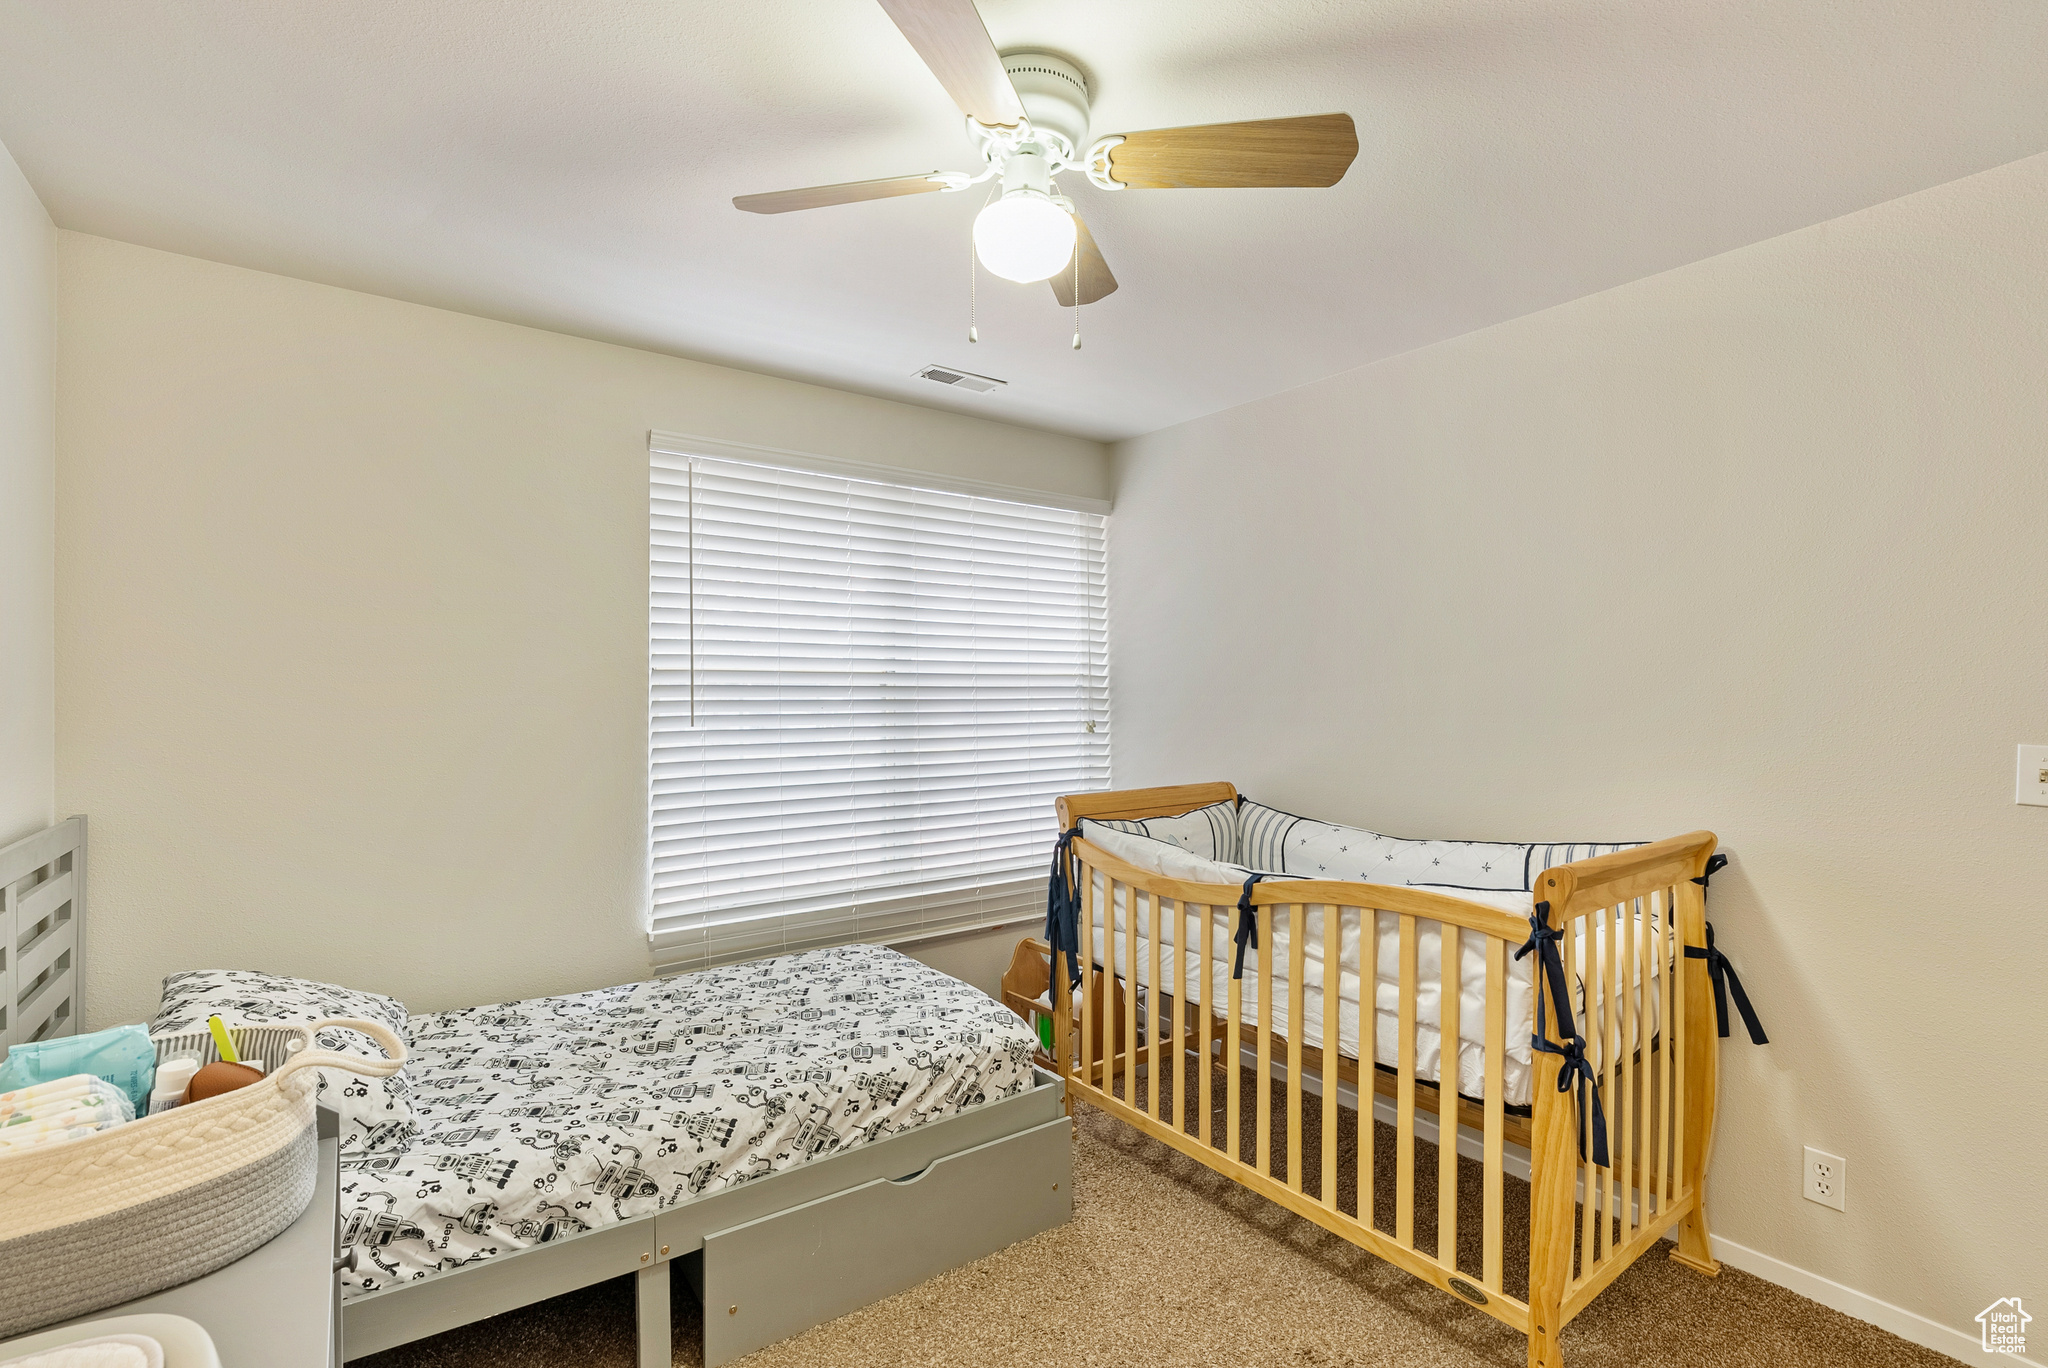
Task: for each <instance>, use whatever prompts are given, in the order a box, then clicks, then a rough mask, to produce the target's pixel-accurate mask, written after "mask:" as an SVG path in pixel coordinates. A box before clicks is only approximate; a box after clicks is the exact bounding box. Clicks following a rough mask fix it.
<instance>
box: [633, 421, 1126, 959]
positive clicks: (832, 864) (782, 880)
mask: <svg viewBox="0 0 2048 1368" xmlns="http://www.w3.org/2000/svg"><path fill="white" fill-rule="evenodd" d="M709 445H710V444H705V443H695V442H689V441H687V440H686V439H680V438H670V439H662V438H660V437H657V438H656V441H655V443H654V446H655V452H654V456H653V460H652V468H653V481H652V518H651V523H652V565H651V577H650V578H651V583H650V594H649V600H650V613H649V618H650V636H651V646H650V674H651V679H650V707H649V716H650V728H649V730H650V738H649V749H650V798H651V801H650V809H651V811H650V842H649V844H650V850H651V858H652V866H653V890H654V896H653V914H652V923H651V926H650V937H651V941H652V945H653V948H654V959H655V963H656V964H657V966H659V967H661V968H663V969H681V968H696V967H702V966H708V965H714V964H723V963H729V962H731V961H734V960H742V959H751V958H754V957H756V956H759V955H764V954H771V953H778V952H781V951H785V950H798V949H805V948H809V947H812V946H818V945H837V944H844V943H847V942H850V941H857V940H883V941H897V942H901V941H905V940H910V939H915V938H917V937H919V936H925V935H932V934H936V933H939V932H944V931H953V930H961V929H966V928H969V927H975V926H988V925H998V924H1001V923H1004V922H1013V921H1018V920H1022V919H1024V918H1027V917H1033V916H1037V915H1039V914H1040V913H1042V911H1043V909H1044V905H1045V866H1046V864H1047V862H1048V861H1049V860H1050V858H1051V850H1052V844H1053V840H1054V838H1055V836H1056V835H1057V831H1056V821H1055V818H1054V814H1053V807H1052V805H1053V800H1054V799H1055V798H1057V797H1058V796H1059V795H1061V794H1063V793H1075V792H1080V791H1083V790H1087V789H1093V788H1101V787H1104V786H1105V785H1106V784H1107V782H1108V779H1109V728H1108V701H1109V688H1108V685H1109V679H1108V657H1107V640H1106V632H1105V604H1104V581H1103V557H1104V539H1105V535H1106V519H1105V518H1104V516H1103V514H1102V513H1101V512H1098V511H1084V510H1083V509H1081V508H1070V507H1052V506H1047V505H1045V504H1038V503H1023V502H1017V501H1016V499H1017V498H1028V497H1033V496H1030V495H1023V494H1017V495H1015V496H1014V497H1012V498H1007V499H1006V498H998V497H992V496H990V494H989V493H988V492H987V491H986V490H981V489H978V490H975V491H974V492H966V491H960V492H954V491H948V490H941V489H929V488H914V487H910V486H905V485H901V484H894V483H886V482H885V480H886V479H887V478H888V476H887V475H881V477H880V478H876V475H877V474H878V473H877V472H870V471H867V470H866V469H865V468H863V467H846V466H840V467H833V466H827V465H825V463H823V462H818V463H816V467H817V468H786V467H779V466H777V465H774V464H771V463H769V462H772V461H773V460H774V459H775V458H774V457H772V456H763V457H761V458H759V459H752V460H747V459H735V458H733V457H732V456H730V455H705V454H701V453H702V452H703V451H704V450H705V449H706V448H707V447H708V446H709ZM665 447H666V448H673V450H666V449H664V448H665ZM711 449H713V450H719V448H711ZM724 450H728V451H729V450H731V449H730V448H726V449H724ZM792 459H794V458H792ZM811 464H812V463H809V462H806V465H807V466H809V465H811ZM849 470H851V471H852V473H847V472H848V471H849ZM828 472H831V473H828ZM897 478H901V477H900V476H898V477H897ZM1004 492H1008V491H1004ZM1076 502H1079V501H1076Z"/></svg>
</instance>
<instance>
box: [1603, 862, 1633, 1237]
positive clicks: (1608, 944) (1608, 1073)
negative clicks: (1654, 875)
mask: <svg viewBox="0 0 2048 1368" xmlns="http://www.w3.org/2000/svg"><path fill="white" fill-rule="evenodd" d="M1616 913H1618V915H1622V917H1626V915H1628V903H1622V905H1620V907H1616ZM1599 917H1602V930H1604V932H1606V934H1604V936H1602V940H1604V944H1602V948H1599V956H1602V973H1604V975H1606V979H1604V981H1606V985H1608V991H1606V995H1604V997H1602V999H1599V1003H1602V1012H1599V1087H1602V1098H1599V1100H1602V1102H1604V1104H1606V1106H1604V1108H1602V1120H1606V1130H1608V1167H1606V1169H1602V1175H1599V1200H1602V1206H1599V1241H1602V1247H1604V1257H1610V1259H1612V1257H1614V1249H1616V1241H1614V1214H1616V1212H1614V1196H1616V1192H1618V1190H1620V1182H1616V1173H1614V1159H1616V1155H1620V1153H1622V1137H1620V1132H1616V1128H1614V1120H1616V1116H1618V1114H1620V1110H1618V1104H1620V1100H1618V1098H1616V1096H1614V1077H1616V1063H1614V1055H1616V1053H1618V1051H1620V1049H1622V987H1620V983H1618V975H1616V973H1614V965H1616V954H1618V952H1616V942H1618V940H1620V936H1622V928H1620V922H1618V920H1616V917H1614V915H1610V913H1606V911H1604V913H1599ZM1622 1221H1624V1223H1626V1221H1628V1216H1622Z"/></svg>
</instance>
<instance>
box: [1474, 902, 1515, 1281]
mask: <svg viewBox="0 0 2048 1368" xmlns="http://www.w3.org/2000/svg"><path fill="white" fill-rule="evenodd" d="M1507 951H1508V947H1507V942H1506V941H1504V940H1502V939H1501V938H1500V937H1498V936H1488V937H1487V938H1486V1163H1485V1174H1484V1178H1483V1182H1484V1183H1485V1187H1486V1192H1485V1214H1484V1216H1483V1218H1482V1224H1481V1226H1480V1243H1481V1245H1482V1246H1483V1248H1482V1250H1481V1264H1480V1272H1479V1277H1480V1280H1481V1282H1482V1283H1483V1284H1484V1285H1485V1287H1486V1290H1487V1291H1489V1292H1498V1291H1500V1279H1501V1255H1502V1250H1503V1246H1502V1243H1501V1216H1502V1213H1503V1205H1504V1204H1503V1200H1502V1193H1501V1158H1502V1146H1503V1145H1504V1144H1505V1143H1506V1140H1507V1118H1506V1114H1505V1113H1504V1111H1503V1110H1502V1107H1503V1104H1504V1103H1505V1101H1506V1098H1507V1083H1506V1081H1505V1079H1504V1071H1505V1069H1506V1065H1507V1051H1508V983H1507V979H1508V970H1507V960H1508V955H1507Z"/></svg>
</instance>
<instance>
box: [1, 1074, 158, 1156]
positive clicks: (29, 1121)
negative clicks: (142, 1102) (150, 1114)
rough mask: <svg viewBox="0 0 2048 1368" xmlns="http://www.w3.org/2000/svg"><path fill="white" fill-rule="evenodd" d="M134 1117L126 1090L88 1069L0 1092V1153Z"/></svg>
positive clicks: (89, 1131) (82, 1133) (76, 1135)
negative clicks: (66, 1076) (87, 1072)
mask: <svg viewBox="0 0 2048 1368" xmlns="http://www.w3.org/2000/svg"><path fill="white" fill-rule="evenodd" d="M134 1119H135V1104H134V1103H133V1102H130V1101H129V1100H128V1095H127V1094H126V1093H124V1092H122V1091H121V1090H120V1089H119V1088H117V1087H114V1086H113V1085H112V1084H110V1083H108V1082H107V1081H106V1080H105V1079H103V1078H99V1077H96V1076H95V1075H92V1074H73V1075H71V1076H70V1077H69V1078H58V1079H53V1080H52V1081H50V1082H48V1083H37V1084H33V1085H31V1086H30V1087H26V1088H19V1089H17V1090H15V1091H14V1092H10V1093H0V1153H9V1152H12V1151H15V1150H20V1149H26V1148H27V1147H29V1146H30V1145H41V1144H47V1143H48V1142H50V1141H52V1140H75V1139H77V1138H79V1137H80V1136H85V1135H92V1134H94V1133H95V1132H98V1131H103V1130H107V1129H108V1128H110V1127H113V1126H119V1125H122V1124H124V1123H126V1122H129V1121H133V1120H134Z"/></svg>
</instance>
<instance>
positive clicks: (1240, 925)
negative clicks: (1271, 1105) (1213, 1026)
mask: <svg viewBox="0 0 2048 1368" xmlns="http://www.w3.org/2000/svg"><path fill="white" fill-rule="evenodd" d="M1247 915H1248V914H1247V913H1244V912H1239V913H1238V914H1237V915H1236V916H1235V917H1234V918H1232V919H1231V923H1230V926H1231V946H1232V948H1231V949H1227V950H1225V951H1224V953H1225V954H1226V955H1229V956H1230V959H1231V965H1232V966H1233V967H1234V966H1235V965H1236V962H1237V957H1236V954H1235V946H1236V944H1237V936H1238V934H1239V933H1241V932H1242V931H1243V930H1244V919H1245V917H1246V916H1247ZM1223 992H1224V1000H1225V1001H1226V1002H1228V1003H1229V1008H1230V1010H1229V1014H1228V1016H1226V1017H1225V1019H1224V1026H1223V1099H1224V1102H1223V1105H1224V1114H1223V1151H1224V1153H1226V1154H1235V1155H1236V1156H1237V1162H1239V1163H1240V1164H1243V1163H1249V1162H1250V1160H1249V1159H1248V1157H1247V1156H1246V1154H1245V1152H1244V1124H1243V1113H1242V1112H1241V1111H1240V1109H1239V1108H1240V1098H1239V1094H1240V1093H1242V1092H1243V1091H1244V1087H1243V1084H1244V1070H1243V1069H1242V1068H1240V1067H1239V1065H1240V1064H1241V1063H1242V1062H1243V1060H1244V1048H1243V1042H1244V1033H1243V1031H1242V1029H1241V1027H1240V1023H1241V1022H1243V1021H1244V980H1243V979H1240V978H1238V977H1236V975H1235V973H1234V972H1233V974H1232V976H1231V979H1230V981H1229V983H1228V984H1227V985H1226V986H1225V987H1224V990H1223Z"/></svg>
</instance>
